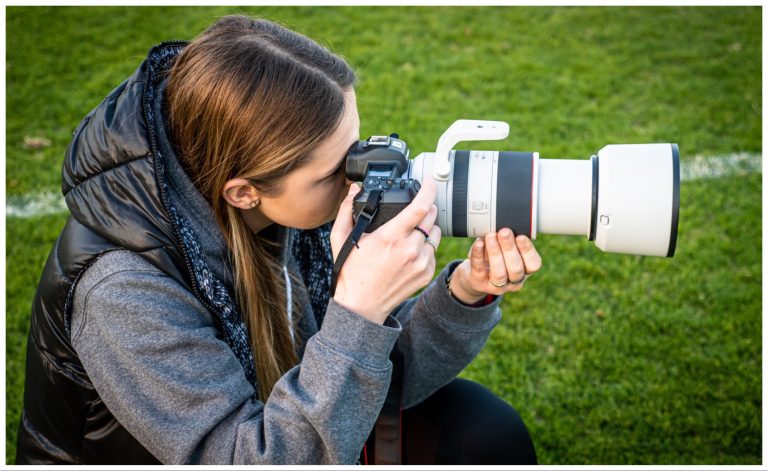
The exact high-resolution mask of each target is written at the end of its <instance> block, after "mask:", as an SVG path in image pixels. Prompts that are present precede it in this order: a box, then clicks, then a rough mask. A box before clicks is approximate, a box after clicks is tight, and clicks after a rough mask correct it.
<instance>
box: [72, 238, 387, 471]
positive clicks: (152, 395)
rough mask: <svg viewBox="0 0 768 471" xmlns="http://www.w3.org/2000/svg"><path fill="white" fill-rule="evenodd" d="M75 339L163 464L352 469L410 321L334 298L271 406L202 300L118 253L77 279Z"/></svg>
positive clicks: (102, 389)
mask: <svg viewBox="0 0 768 471" xmlns="http://www.w3.org/2000/svg"><path fill="white" fill-rule="evenodd" d="M72 332H73V334H72V344H73V346H74V348H75V349H76V351H77V353H78V355H79V357H80V360H81V361H82V363H83V366H84V367H85V369H86V371H87V372H88V375H89V377H90V378H91V381H92V382H93V384H94V387H95V388H96V391H97V392H98V393H99V395H100V396H101V398H102V400H103V401H104V404H105V405H106V406H107V407H108V408H109V410H110V411H111V412H112V414H113V415H114V416H115V418H116V419H117V420H118V421H119V422H120V424H122V425H123V426H124V427H125V428H126V429H127V430H128V432H130V433H131V434H132V435H133V436H134V437H135V438H136V439H137V440H138V441H139V442H140V443H141V444H142V445H144V447H145V448H147V450H149V451H150V452H151V453H152V454H153V455H155V456H156V457H157V458H158V459H159V460H160V461H162V462H163V463H170V464H181V463H201V464H203V463H205V464H318V463H320V464H354V463H355V462H356V460H357V458H358V456H359V453H360V451H361V449H362V447H363V444H364V443H365V440H366V438H367V437H368V434H369V432H370V430H371V428H372V427H373V425H374V422H375V420H376V417H377V416H378V413H379V411H380V409H381V406H382V404H383V402H384V398H385V396H386V392H387V388H388V386H389V382H390V377H391V372H392V364H391V362H390V361H389V352H390V350H391V349H392V347H393V346H394V344H395V341H396V340H397V338H398V336H399V334H400V332H401V326H400V324H399V323H398V321H397V320H396V319H395V318H393V317H390V318H389V319H387V321H386V322H385V324H384V325H379V324H376V323H374V322H370V321H368V320H366V319H364V318H363V317H361V316H359V315H357V314H355V313H352V312H350V311H348V310H346V309H344V308H342V307H341V306H340V305H338V304H336V303H334V302H333V301H331V303H330V304H329V306H328V311H327V313H326V317H325V321H324V323H323V326H322V328H321V329H320V331H319V332H318V333H317V334H316V335H314V336H313V337H312V338H310V339H309V340H308V342H307V344H306V348H305V351H304V356H303V359H302V361H301V363H300V364H299V365H297V366H296V367H294V368H293V369H291V370H290V371H288V372H287V373H286V374H285V375H284V376H283V377H282V378H281V379H280V380H279V381H278V382H277V383H276V384H275V387H274V389H273V391H272V394H271V396H270V397H269V398H268V400H267V401H266V402H262V401H260V400H258V399H257V397H256V394H255V392H254V389H253V387H252V386H251V384H250V383H249V382H248V381H247V380H246V377H245V374H244V372H243V370H242V367H241V366H240V364H239V362H238V360H237V358H236V357H235V355H234V354H233V353H232V351H231V350H230V349H229V347H228V346H227V345H226V343H224V342H223V341H222V340H221V339H219V338H218V337H217V334H216V329H215V327H214V324H213V320H212V318H211V317H210V315H209V314H208V312H207V310H206V309H205V307H204V306H202V305H201V304H200V303H199V302H198V300H197V299H196V298H195V297H194V296H193V294H192V293H190V292H189V291H187V290H186V289H185V288H184V287H182V286H180V285H179V284H178V283H177V282H175V281H174V280H172V279H170V278H169V277H167V276H165V275H164V274H162V273H161V272H160V271H158V270H157V269H156V268H154V267H153V266H151V265H150V264H148V263H147V262H146V261H144V260H143V259H141V258H140V257H138V256H137V255H135V254H132V253H130V252H125V251H118V252H111V253H109V254H107V255H105V256H103V257H102V258H100V259H99V260H98V261H97V262H96V263H95V264H94V265H93V266H91V267H90V268H89V269H88V270H87V271H86V273H85V275H84V276H83V277H82V279H81V281H80V282H79V283H78V286H77V288H76V291H75V296H74V300H73V313H72Z"/></svg>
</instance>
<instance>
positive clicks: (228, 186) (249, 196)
mask: <svg viewBox="0 0 768 471" xmlns="http://www.w3.org/2000/svg"><path fill="white" fill-rule="evenodd" d="M221 196H222V198H224V200H225V201H226V202H227V203H229V204H230V205H232V206H234V207H236V208H240V209H253V208H255V207H256V206H258V205H259V203H260V202H261V199H260V197H261V195H259V192H258V191H257V190H256V188H255V187H254V186H253V185H252V184H251V182H249V181H248V180H246V179H245V178H233V179H232V180H227V182H226V183H224V188H223V189H222V190H221Z"/></svg>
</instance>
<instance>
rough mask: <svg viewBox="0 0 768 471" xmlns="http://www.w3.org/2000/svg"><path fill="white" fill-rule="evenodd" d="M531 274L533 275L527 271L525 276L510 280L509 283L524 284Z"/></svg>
mask: <svg viewBox="0 0 768 471" xmlns="http://www.w3.org/2000/svg"><path fill="white" fill-rule="evenodd" d="M529 276H531V275H529V274H528V273H526V274H525V275H523V277H522V278H520V279H519V280H517V281H510V282H509V284H512V285H522V284H523V283H525V280H527V279H528V277H529Z"/></svg>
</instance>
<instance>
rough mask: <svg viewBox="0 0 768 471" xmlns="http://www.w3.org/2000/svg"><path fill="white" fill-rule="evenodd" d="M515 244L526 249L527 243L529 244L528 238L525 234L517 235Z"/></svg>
mask: <svg viewBox="0 0 768 471" xmlns="http://www.w3.org/2000/svg"><path fill="white" fill-rule="evenodd" d="M515 240H516V241H517V246H518V247H520V248H523V249H527V248H528V246H529V245H531V241H530V239H528V238H527V237H526V236H522V235H521V236H517V239H515Z"/></svg>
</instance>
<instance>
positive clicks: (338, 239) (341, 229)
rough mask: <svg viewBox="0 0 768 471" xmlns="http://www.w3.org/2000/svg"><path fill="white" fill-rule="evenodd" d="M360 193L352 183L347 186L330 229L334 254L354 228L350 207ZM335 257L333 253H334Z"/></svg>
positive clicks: (357, 187) (358, 188)
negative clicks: (344, 196) (347, 188)
mask: <svg viewBox="0 0 768 471" xmlns="http://www.w3.org/2000/svg"><path fill="white" fill-rule="evenodd" d="M359 191H360V186H358V185H357V184H355V183H353V184H352V185H350V186H349V192H348V193H347V196H346V198H344V201H342V202H341V206H339V212H338V214H337V215H336V221H335V222H334V223H333V227H332V228H331V246H332V247H333V251H334V252H338V251H339V250H340V249H341V245H342V244H343V243H344V241H345V240H346V239H347V237H349V233H350V232H352V228H353V227H354V224H355V222H354V220H353V218H352V205H353V202H354V200H355V196H356V195H357V193H358V192H359ZM334 256H335V253H334Z"/></svg>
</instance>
